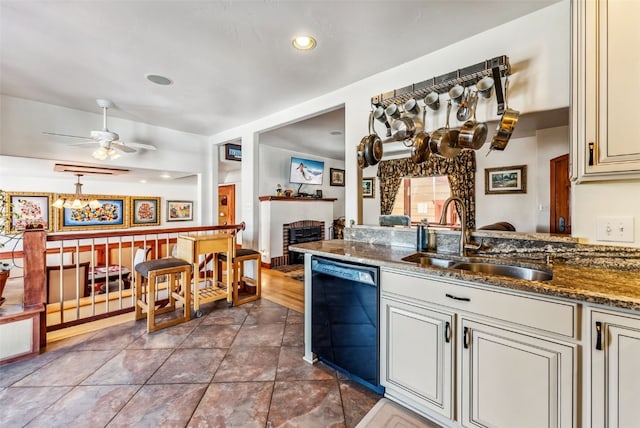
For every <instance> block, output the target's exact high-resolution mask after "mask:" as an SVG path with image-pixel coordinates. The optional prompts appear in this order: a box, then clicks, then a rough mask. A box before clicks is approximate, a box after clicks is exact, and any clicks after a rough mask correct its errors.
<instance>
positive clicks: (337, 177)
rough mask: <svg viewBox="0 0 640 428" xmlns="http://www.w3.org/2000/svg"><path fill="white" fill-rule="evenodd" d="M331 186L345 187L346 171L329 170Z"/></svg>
mask: <svg viewBox="0 0 640 428" xmlns="http://www.w3.org/2000/svg"><path fill="white" fill-rule="evenodd" d="M329 184H330V185H331V186H344V169H338V168H329Z"/></svg>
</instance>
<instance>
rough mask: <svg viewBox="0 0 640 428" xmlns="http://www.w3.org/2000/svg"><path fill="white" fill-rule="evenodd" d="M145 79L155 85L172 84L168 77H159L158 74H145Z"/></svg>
mask: <svg viewBox="0 0 640 428" xmlns="http://www.w3.org/2000/svg"><path fill="white" fill-rule="evenodd" d="M145 77H146V78H147V80H148V81H149V82H153V83H155V84H156V85H163V86H167V85H171V84H172V83H173V80H171V79H169V78H168V77H164V76H161V75H159V74H146V75H145Z"/></svg>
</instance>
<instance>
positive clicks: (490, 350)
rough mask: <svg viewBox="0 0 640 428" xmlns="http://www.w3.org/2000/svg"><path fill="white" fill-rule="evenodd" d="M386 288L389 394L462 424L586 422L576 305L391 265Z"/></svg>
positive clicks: (384, 369)
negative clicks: (580, 407) (581, 410)
mask: <svg viewBox="0 0 640 428" xmlns="http://www.w3.org/2000/svg"><path fill="white" fill-rule="evenodd" d="M380 288H381V321H380V325H381V331H380V334H381V336H380V340H381V353H382V355H381V357H380V361H381V381H382V383H383V385H384V386H385V395H386V396H388V397H389V398H391V399H394V400H396V401H398V402H400V403H402V404H404V405H407V406H408V407H410V408H413V409H414V410H417V411H418V412H420V413H423V414H424V415H426V416H430V417H433V418H435V419H437V420H438V421H439V422H443V423H449V424H451V425H454V426H457V425H455V424H459V425H461V426H465V427H484V426H487V427H489V426H490V427H498V428H499V427H514V426H518V427H536V428H538V427H576V426H578V424H577V420H576V414H577V401H576V396H577V393H576V391H577V377H576V370H577V352H578V351H577V349H578V345H577V339H578V337H577V335H578V332H577V331H578V328H577V326H578V324H579V321H578V320H579V317H580V313H579V312H580V311H579V308H578V305H577V304H572V303H569V302H560V301H558V302H556V301H552V300H548V299H541V298H537V297H535V296H526V295H521V294H516V293H511V292H507V291H506V290H505V291H502V290H494V289H493V288H490V287H484V286H479V285H476V284H474V283H470V282H462V281H456V280H450V279H446V280H444V279H440V278H437V279H435V278H434V277H430V276H427V275H421V274H419V273H407V272H401V271H394V270H393V269H388V268H383V269H381V274H380ZM541 314H544V315H543V316H541ZM442 416H444V417H446V418H447V419H446V420H444V419H443V418H442Z"/></svg>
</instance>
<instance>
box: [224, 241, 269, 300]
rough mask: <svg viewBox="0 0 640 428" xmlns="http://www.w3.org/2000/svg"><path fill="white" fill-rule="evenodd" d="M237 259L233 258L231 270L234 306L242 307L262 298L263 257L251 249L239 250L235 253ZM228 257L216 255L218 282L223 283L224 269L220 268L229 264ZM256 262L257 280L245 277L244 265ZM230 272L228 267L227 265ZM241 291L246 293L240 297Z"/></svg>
mask: <svg viewBox="0 0 640 428" xmlns="http://www.w3.org/2000/svg"><path fill="white" fill-rule="evenodd" d="M235 253H236V254H235V257H233V256H232V258H231V270H232V271H233V273H232V275H233V279H232V286H233V304H234V306H235V305H242V304H243V303H247V302H253V301H254V300H258V299H259V298H260V294H261V292H262V288H261V274H262V266H261V260H262V255H261V254H260V252H259V251H256V250H252V249H249V248H239V249H236V251H235ZM227 259H228V257H227V254H226V253H219V254H216V261H215V263H216V271H217V275H218V276H217V280H218V282H221V281H222V269H221V268H220V266H221V264H222V262H225V263H226V262H228V260H227ZM252 260H254V261H255V262H256V273H255V276H256V277H255V278H251V277H248V276H245V275H244V263H245V262H249V261H252ZM227 270H228V265H227ZM240 291H244V292H245V293H243V294H242V295H240Z"/></svg>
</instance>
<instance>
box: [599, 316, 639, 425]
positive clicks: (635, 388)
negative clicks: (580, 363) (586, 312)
mask: <svg viewBox="0 0 640 428" xmlns="http://www.w3.org/2000/svg"><path fill="white" fill-rule="evenodd" d="M589 319H590V326H589V329H590V331H591V334H590V339H591V348H590V351H591V352H590V356H591V379H590V381H591V382H590V390H589V391H587V394H590V399H591V415H590V416H591V427H608V428H614V427H616V428H617V427H620V428H627V427H637V426H638V424H639V423H640V419H639V417H638V406H640V370H639V368H638V365H639V364H640V317H634V316H631V315H627V314H615V313H612V312H609V311H600V310H593V311H591V312H590V317H589Z"/></svg>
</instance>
